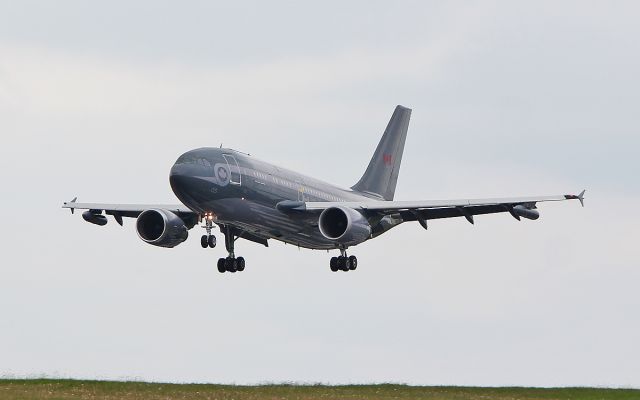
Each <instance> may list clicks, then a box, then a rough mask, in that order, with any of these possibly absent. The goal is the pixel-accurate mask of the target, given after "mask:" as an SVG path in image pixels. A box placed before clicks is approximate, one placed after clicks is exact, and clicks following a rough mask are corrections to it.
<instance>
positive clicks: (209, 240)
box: [200, 213, 217, 249]
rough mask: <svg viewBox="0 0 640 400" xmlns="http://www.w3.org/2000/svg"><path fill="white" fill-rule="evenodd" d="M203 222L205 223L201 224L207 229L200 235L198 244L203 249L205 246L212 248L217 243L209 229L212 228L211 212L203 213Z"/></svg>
mask: <svg viewBox="0 0 640 400" xmlns="http://www.w3.org/2000/svg"><path fill="white" fill-rule="evenodd" d="M204 222H205V224H204V225H203V228H205V229H206V230H207V234H206V235H202V237H201V238H200V245H201V246H202V248H203V249H206V248H207V247H210V248H212V249H213V248H214V247H216V244H217V240H216V237H215V236H214V235H212V234H211V229H212V228H213V214H208V213H207V214H205V215H204Z"/></svg>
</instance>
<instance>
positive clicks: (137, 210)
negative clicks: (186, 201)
mask: <svg viewBox="0 0 640 400" xmlns="http://www.w3.org/2000/svg"><path fill="white" fill-rule="evenodd" d="M76 199H77V198H76ZM76 199H73V200H71V201H66V202H64V204H63V205H62V208H68V209H70V210H71V213H73V212H74V211H75V210H91V211H92V212H93V213H95V214H101V213H102V212H103V211H104V213H105V214H107V215H113V217H114V218H115V220H116V221H117V222H118V223H119V224H120V225H122V217H130V218H137V217H138V215H140V214H141V213H142V212H143V211H145V210H149V209H153V208H156V209H163V210H167V211H171V212H173V213H174V214H177V215H179V216H181V217H192V218H190V219H195V220H197V215H196V213H194V212H193V211H191V210H190V209H188V208H187V207H185V206H184V205H182V204H107V203H77V202H76Z"/></svg>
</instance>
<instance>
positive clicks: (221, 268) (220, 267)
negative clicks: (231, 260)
mask: <svg viewBox="0 0 640 400" xmlns="http://www.w3.org/2000/svg"><path fill="white" fill-rule="evenodd" d="M226 270H227V269H226V268H225V267H224V258H218V272H220V273H221V274H222V273H224V272H225V271H226Z"/></svg>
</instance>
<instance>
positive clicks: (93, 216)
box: [82, 210, 107, 226]
mask: <svg viewBox="0 0 640 400" xmlns="http://www.w3.org/2000/svg"><path fill="white" fill-rule="evenodd" d="M82 218H83V219H84V220H85V221H87V222H89V223H91V224H94V225H100V226H104V225H106V224H107V217H106V216H105V215H102V210H87V211H85V212H83V213H82Z"/></svg>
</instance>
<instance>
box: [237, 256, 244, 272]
mask: <svg viewBox="0 0 640 400" xmlns="http://www.w3.org/2000/svg"><path fill="white" fill-rule="evenodd" d="M236 264H237V266H236V268H237V269H238V272H242V271H244V266H245V264H244V257H238V258H237V259H236Z"/></svg>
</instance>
